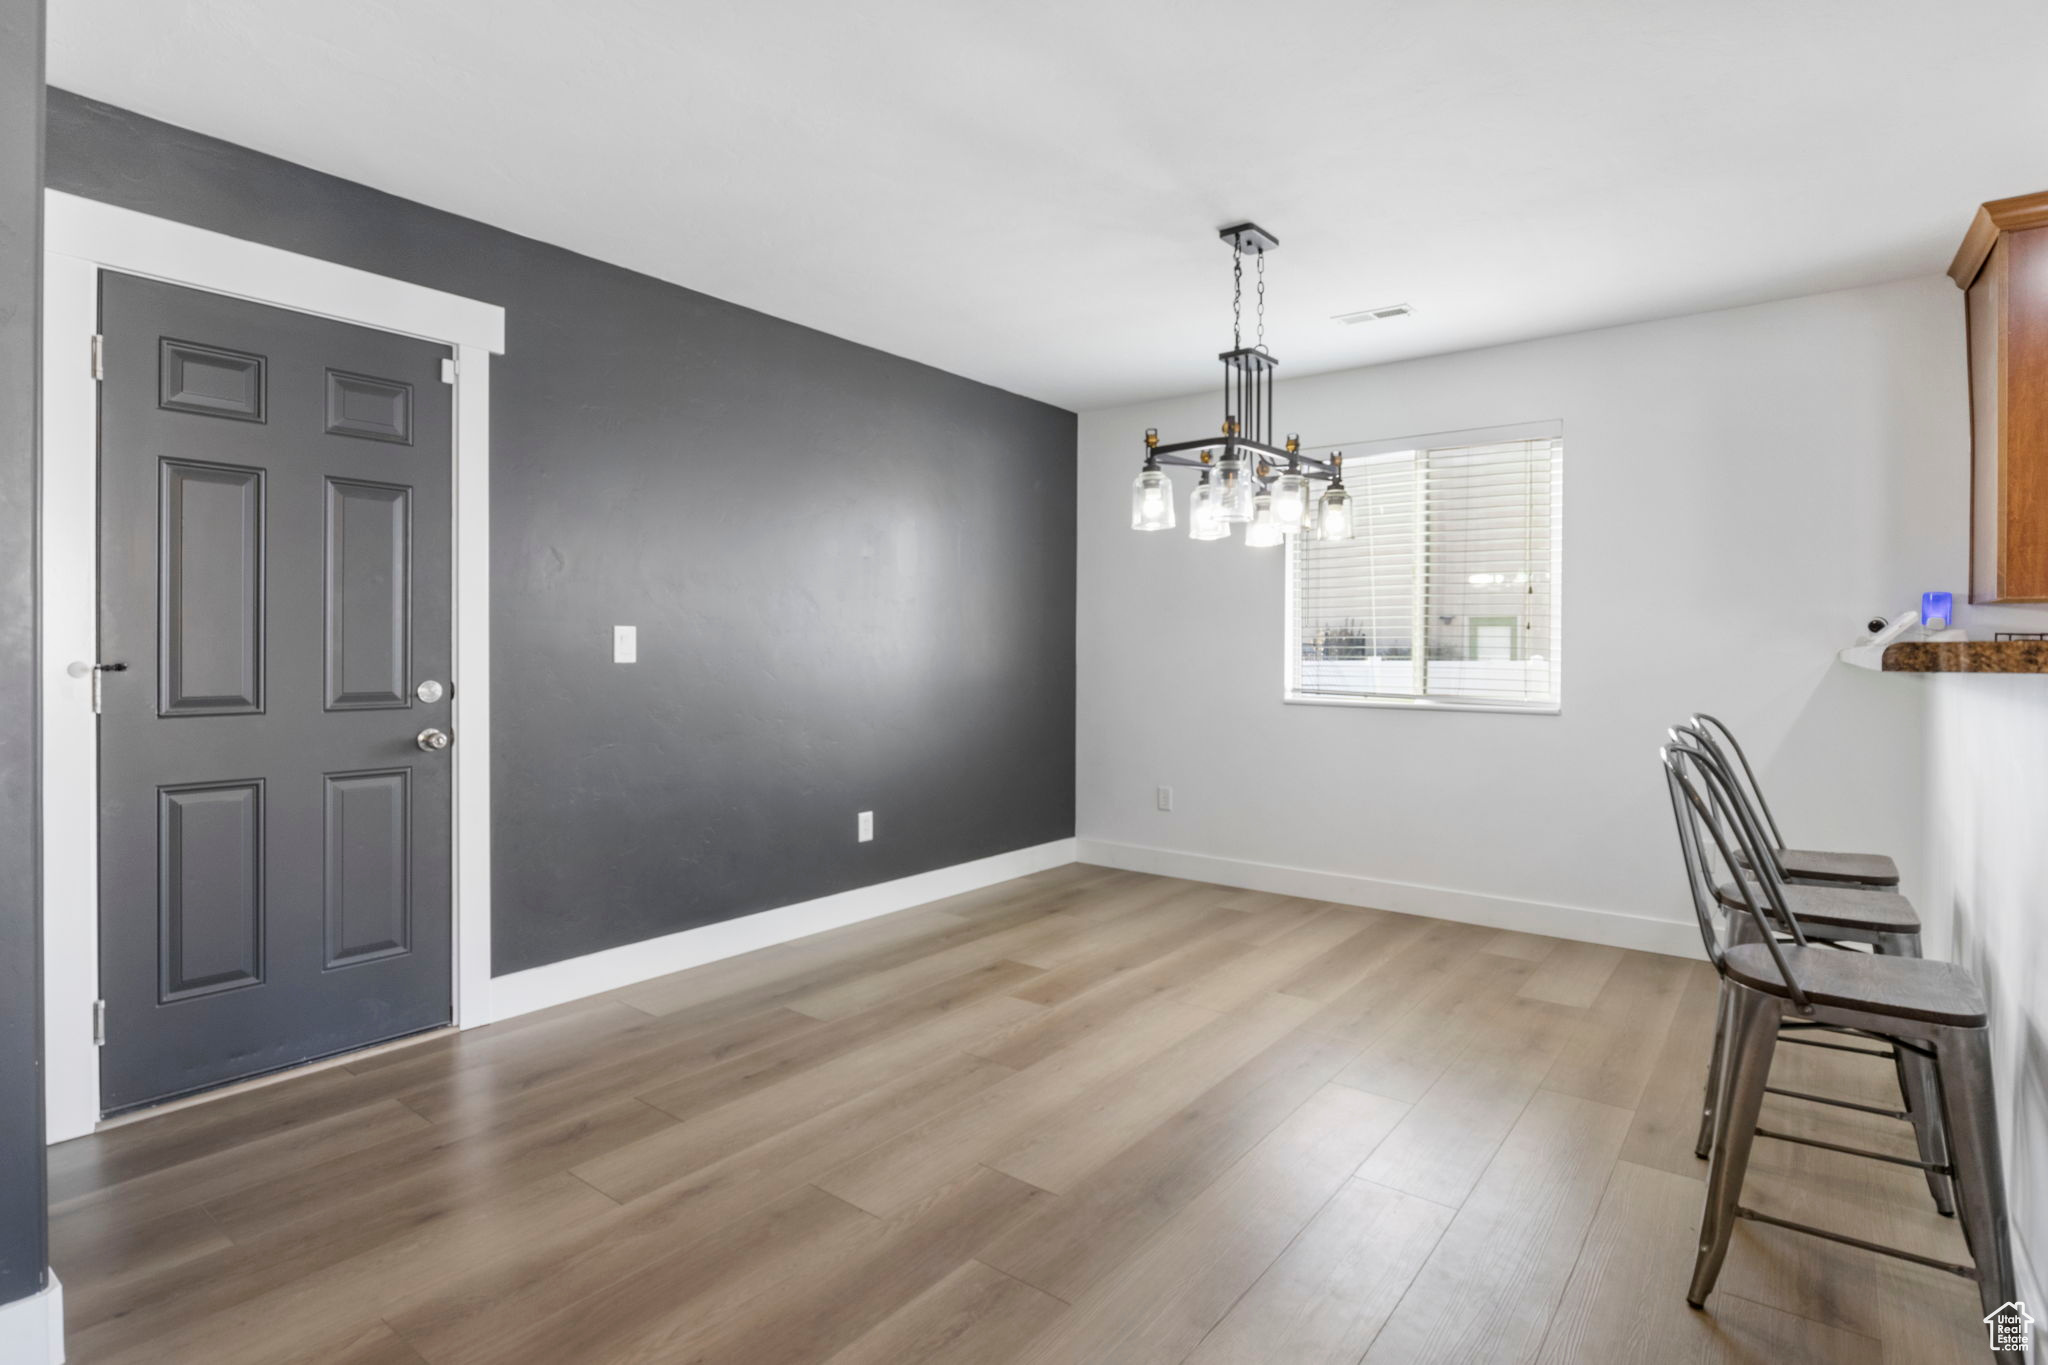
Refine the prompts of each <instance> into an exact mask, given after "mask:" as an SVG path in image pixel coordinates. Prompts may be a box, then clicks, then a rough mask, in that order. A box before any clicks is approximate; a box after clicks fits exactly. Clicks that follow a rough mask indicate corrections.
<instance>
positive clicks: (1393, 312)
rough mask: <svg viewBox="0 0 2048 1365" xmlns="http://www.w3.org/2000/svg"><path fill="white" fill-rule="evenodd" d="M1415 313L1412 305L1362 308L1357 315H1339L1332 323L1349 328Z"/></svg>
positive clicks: (1395, 304)
mask: <svg viewBox="0 0 2048 1365" xmlns="http://www.w3.org/2000/svg"><path fill="white" fill-rule="evenodd" d="M1414 312H1415V308H1414V306H1413V305H1412V304H1406V303H1390V304H1388V305H1386V306H1385V307H1384V308H1361V309H1359V310H1358V311H1357V312H1356V313H1339V314H1337V316H1336V317H1334V318H1332V319H1331V321H1332V322H1341V323H1343V324H1344V325H1345V326H1347V327H1348V326H1353V325H1355V324H1357V323H1361V322H1385V321H1387V319H1389V318H1405V317H1411V316H1413V315H1414Z"/></svg>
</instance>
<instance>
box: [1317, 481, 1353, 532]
mask: <svg viewBox="0 0 2048 1365" xmlns="http://www.w3.org/2000/svg"><path fill="white" fill-rule="evenodd" d="M1322 538H1323V539H1324V540H1349V539H1351V494H1349V493H1348V492H1346V491H1345V490H1344V485H1343V484H1341V483H1333V484H1331V485H1330V488H1329V491H1328V492H1326V493H1324V494H1323V530H1322Z"/></svg>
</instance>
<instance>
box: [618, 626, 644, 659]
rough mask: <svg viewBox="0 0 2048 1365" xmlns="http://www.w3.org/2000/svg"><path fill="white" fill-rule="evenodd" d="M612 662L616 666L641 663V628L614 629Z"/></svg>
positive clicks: (622, 627) (619, 627) (620, 627)
mask: <svg viewBox="0 0 2048 1365" xmlns="http://www.w3.org/2000/svg"><path fill="white" fill-rule="evenodd" d="M612 662H613V663H615V664H633V663H638V662H640V627H638V626H613V627H612Z"/></svg>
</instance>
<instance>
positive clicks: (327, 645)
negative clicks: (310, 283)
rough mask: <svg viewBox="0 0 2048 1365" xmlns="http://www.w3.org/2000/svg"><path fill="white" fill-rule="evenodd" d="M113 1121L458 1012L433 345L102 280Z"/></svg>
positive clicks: (109, 1100) (444, 508) (445, 575)
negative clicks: (421, 744)
mask: <svg viewBox="0 0 2048 1365" xmlns="http://www.w3.org/2000/svg"><path fill="white" fill-rule="evenodd" d="M101 330H102V332H103V333H104V334H105V338H106V341H105V346H104V354H105V362H106V363H105V369H106V378H105V380H104V381H103V382H102V384H101V389H100V592H101V604H100V640H101V654H100V658H101V660H102V661H104V662H109V663H116V662H118V663H125V664H126V665H127V666H128V667H127V670H126V671H125V672H109V673H107V674H105V675H104V677H103V682H102V694H103V698H104V704H103V705H104V709H103V713H102V715H101V717H100V894H101V902H100V927H101V934H100V942H101V962H100V969H101V991H102V994H103V995H104V996H105V998H106V1002H107V1045H106V1049H105V1051H104V1052H103V1053H102V1058H101V1092H102V1095H101V1097H102V1102H103V1106H104V1107H105V1108H106V1109H107V1110H108V1111H113V1110H118V1109H123V1108H128V1107H132V1106H134V1105H138V1104H146V1103H150V1102H153V1101H156V1100H161V1099H165V1098H169V1097H171V1096H175V1095H179V1094H184V1093H188V1092H190V1091H193V1090H199V1089H204V1088H206V1087H208V1086H213V1085H219V1084H223V1083H225V1082H228V1081H233V1080H238V1079H241V1078H243V1077H246V1076H251V1075H256V1074H259V1073H261V1072H264V1071H269V1070H274V1069H276V1068H278V1067H283V1066H290V1065H293V1064H295V1063H298V1062H302V1061H307V1060H310V1059H312V1058H316V1057H321V1056H326V1055H329V1054H332V1053H335V1052H340V1051H345V1050H347V1049H350V1048H354V1047H360V1046H364V1045H366V1044H369V1043H374V1042H380V1041H383V1040H384V1039H387V1038H392V1037H397V1036H399V1035H401V1034H405V1033H410V1032H415V1031H417V1030H419V1029H423V1028H429V1027H433V1026H434V1025H437V1024H442V1023H446V1022H447V1021H448V1018H449V1014H450V1001H451V996H452V992H451V988H450V982H449V971H450V946H451V939H452V931H451V923H450V884H451V871H450V857H449V855H450V816H451V806H450V793H451V779H450V774H449V763H450V759H449V755H448V754H447V753H446V752H440V753H423V752H421V751H420V749H419V748H418V746H417V745H416V744H415V742H414V737H415V736H416V735H417V734H418V733H419V731H420V730H421V729H423V728H425V727H427V726H434V727H437V728H442V729H446V728H448V721H449V712H450V705H451V703H450V702H449V701H448V700H447V699H445V698H444V699H443V700H441V701H438V702H436V703H433V704H431V705H429V704H425V703H422V702H420V701H418V700H417V699H416V696H415V692H414V688H415V687H416V686H417V684H418V683H420V682H421V681H424V680H426V679H430V678H431V679H435V680H437V681H442V682H446V681H448V674H449V663H450V658H451V654H452V639H451V630H450V627H451V622H452V612H451V609H450V583H451V573H452V565H451V558H450V549H451V544H450V542H451V532H450V527H451V507H452V504H451V497H452V485H451V469H452V433H453V424H452V412H451V403H450V396H451V395H450V390H449V388H448V387H447V386H446V385H445V384H443V383H442V382H441V378H440V362H441V360H442V359H443V358H444V357H445V356H446V355H447V354H448V352H447V349H446V348H445V347H439V346H434V345H431V344H429V343H426V342H421V341H415V340H411V339H409V338H405V337H397V336H391V335H389V334H386V333H382V332H376V331H372V330H370V329H367V328H362V327H353V326H349V325H346V324H343V323H336V322H329V321H326V320H324V319H319V318H313V317H308V316H306V315H303V314H297V313H291V312H286V311H284V310H281V309H274V308H266V307H264V306H262V305H260V304H252V303H246V302H242V301H240V300H235V299H228V298H224V297H221V296H218V295H212V294H206V293H203V292H200V291H196V290H188V289H181V288H178V287H176V286H173V285H165V284H159V283H155V282H153V281H146V280H139V279H135V278H133V277H130V276H123V275H117V274H113V273H106V274H103V275H102V276H101Z"/></svg>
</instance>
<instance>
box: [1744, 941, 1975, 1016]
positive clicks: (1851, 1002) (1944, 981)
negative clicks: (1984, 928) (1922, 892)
mask: <svg viewBox="0 0 2048 1365" xmlns="http://www.w3.org/2000/svg"><path fill="white" fill-rule="evenodd" d="M1778 951H1779V952H1780V953H1783V954H1784V956H1785V961H1786V965H1788V966H1789V967H1790V968H1791V969H1792V974H1793V976H1794V977H1796V978H1797V979H1798V981H1799V986H1800V989H1801V990H1803V991H1805V992H1806V996H1807V998H1808V999H1810V1000H1812V1001H1813V1002H1814V1003H1815V1004H1818V1005H1832V1006H1834V1007H1835V1008H1837V1009H1847V1010H1859V1011H1861V1012H1863V1013H1865V1014H1875V1015H1883V1016H1885V1017H1886V1018H1891V1019H1911V1020H1915V1021H1917V1022H1919V1023H1923V1024H1943V1025H1947V1026H1949V1027H1952V1028H1982V1027H1983V1026H1984V1023H1985V1020H1986V1019H1987V1018H1989V1016H1990V1012H1989V1008H1988V1007H1987V1006H1986V1004H1985V1001H1984V991H1983V989H1982V988H1981V987H1979V986H1978V984H1977V981H1976V979H1975V978H1974V977H1972V976H1971V975H1970V973H1969V972H1967V971H1965V970H1964V969H1963V968H1961V967H1958V966H1956V965H1955V964H1954V963H1953V962H1937V961H1935V960H1933V959H1931V958H1918V957H1885V956H1882V955H1880V954H1877V953H1851V952H1844V951H1842V950H1841V949H1839V948H1822V947H1802V946H1800V945H1798V944H1789V943H1788V944H1780V945H1779V946H1778ZM1726 959H1727V963H1728V975H1729V976H1730V977H1732V978H1734V979H1735V980H1736V981H1738V982H1740V983H1741V984H1742V985H1745V986H1748V987H1749V988H1750V989H1752V990H1759V991H1764V992H1766V993H1768V994H1771V995H1777V996H1784V997H1787V998H1789V997H1790V995H1791V992H1790V991H1788V990H1787V989H1786V987H1785V979H1784V977H1783V976H1781V975H1780V974H1779V972H1778V966H1777V963H1776V962H1774V961H1772V958H1771V949H1770V947H1769V946H1768V945H1766V944H1762V943H1741V944H1736V945H1734V946H1733V947H1730V948H1729V949H1728V950H1727V953H1726Z"/></svg>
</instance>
